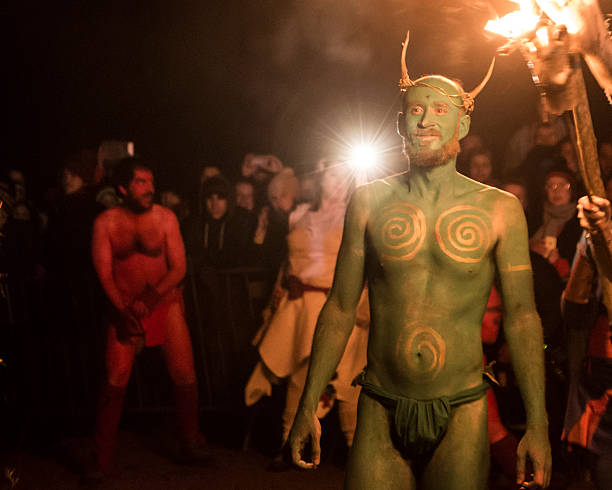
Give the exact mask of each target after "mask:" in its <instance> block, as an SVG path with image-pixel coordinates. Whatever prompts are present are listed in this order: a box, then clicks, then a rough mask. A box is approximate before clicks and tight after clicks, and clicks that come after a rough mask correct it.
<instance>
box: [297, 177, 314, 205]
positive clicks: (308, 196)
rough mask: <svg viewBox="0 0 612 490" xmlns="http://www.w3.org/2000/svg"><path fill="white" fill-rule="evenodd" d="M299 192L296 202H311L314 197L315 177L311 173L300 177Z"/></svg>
mask: <svg viewBox="0 0 612 490" xmlns="http://www.w3.org/2000/svg"><path fill="white" fill-rule="evenodd" d="M299 181H300V192H299V196H298V199H297V200H298V202H299V203H304V202H312V201H313V200H314V197H315V177H314V174H313V173H307V174H303V175H300V177H299Z"/></svg>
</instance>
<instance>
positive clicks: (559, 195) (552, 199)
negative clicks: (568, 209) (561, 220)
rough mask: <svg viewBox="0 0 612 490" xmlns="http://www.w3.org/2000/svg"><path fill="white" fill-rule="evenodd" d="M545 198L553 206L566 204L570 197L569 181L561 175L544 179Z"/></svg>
mask: <svg viewBox="0 0 612 490" xmlns="http://www.w3.org/2000/svg"><path fill="white" fill-rule="evenodd" d="M545 189H546V199H547V200H548V202H549V203H550V204H552V205H553V206H560V205H563V204H568V203H569V202H570V200H571V198H572V190H571V188H570V183H569V181H568V180H567V179H565V178H563V177H558V176H554V177H549V178H548V179H547V180H546V185H545Z"/></svg>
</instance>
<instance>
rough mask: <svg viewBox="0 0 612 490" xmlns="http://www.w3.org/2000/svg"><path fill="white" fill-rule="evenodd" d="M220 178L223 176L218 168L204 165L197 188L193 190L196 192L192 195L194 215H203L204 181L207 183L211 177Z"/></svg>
mask: <svg viewBox="0 0 612 490" xmlns="http://www.w3.org/2000/svg"><path fill="white" fill-rule="evenodd" d="M222 176H223V174H222V173H221V170H219V168H218V167H215V166H214V165H206V166H205V167H203V168H202V171H201V172H200V180H199V182H198V183H197V184H198V187H197V189H194V190H195V191H196V192H195V193H194V195H193V196H194V197H193V199H194V200H195V206H194V209H195V212H196V214H198V215H201V214H202V213H204V207H205V203H204V195H203V192H204V185H205V183H206V181H208V180H209V179H211V178H212V177H222Z"/></svg>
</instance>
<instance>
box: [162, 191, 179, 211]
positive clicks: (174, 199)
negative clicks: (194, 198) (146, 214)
mask: <svg viewBox="0 0 612 490" xmlns="http://www.w3.org/2000/svg"><path fill="white" fill-rule="evenodd" d="M160 201H161V203H162V206H165V207H167V208H168V209H174V208H176V207H178V206H179V205H180V204H181V198H180V197H179V195H178V194H177V193H176V192H173V191H164V192H162V193H161V196H160Z"/></svg>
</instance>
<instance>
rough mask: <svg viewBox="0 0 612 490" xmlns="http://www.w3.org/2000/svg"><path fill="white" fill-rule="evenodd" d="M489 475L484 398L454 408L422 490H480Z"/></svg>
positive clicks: (429, 466)
mask: <svg viewBox="0 0 612 490" xmlns="http://www.w3.org/2000/svg"><path fill="white" fill-rule="evenodd" d="M488 474H489V440H488V432H487V399H486V397H482V398H481V399H479V400H476V401H474V402H471V403H466V404H464V405H459V406H458V407H455V408H453V410H452V413H451V417H450V420H449V424H448V429H447V431H446V434H445V435H444V438H443V439H442V442H440V444H439V446H438V447H437V448H436V450H435V451H434V454H433V456H432V457H431V459H430V460H429V462H428V464H427V466H426V467H425V471H424V473H423V477H422V481H421V482H422V487H423V489H424V490H454V489H456V490H482V489H484V488H486V483H487V477H488Z"/></svg>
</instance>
